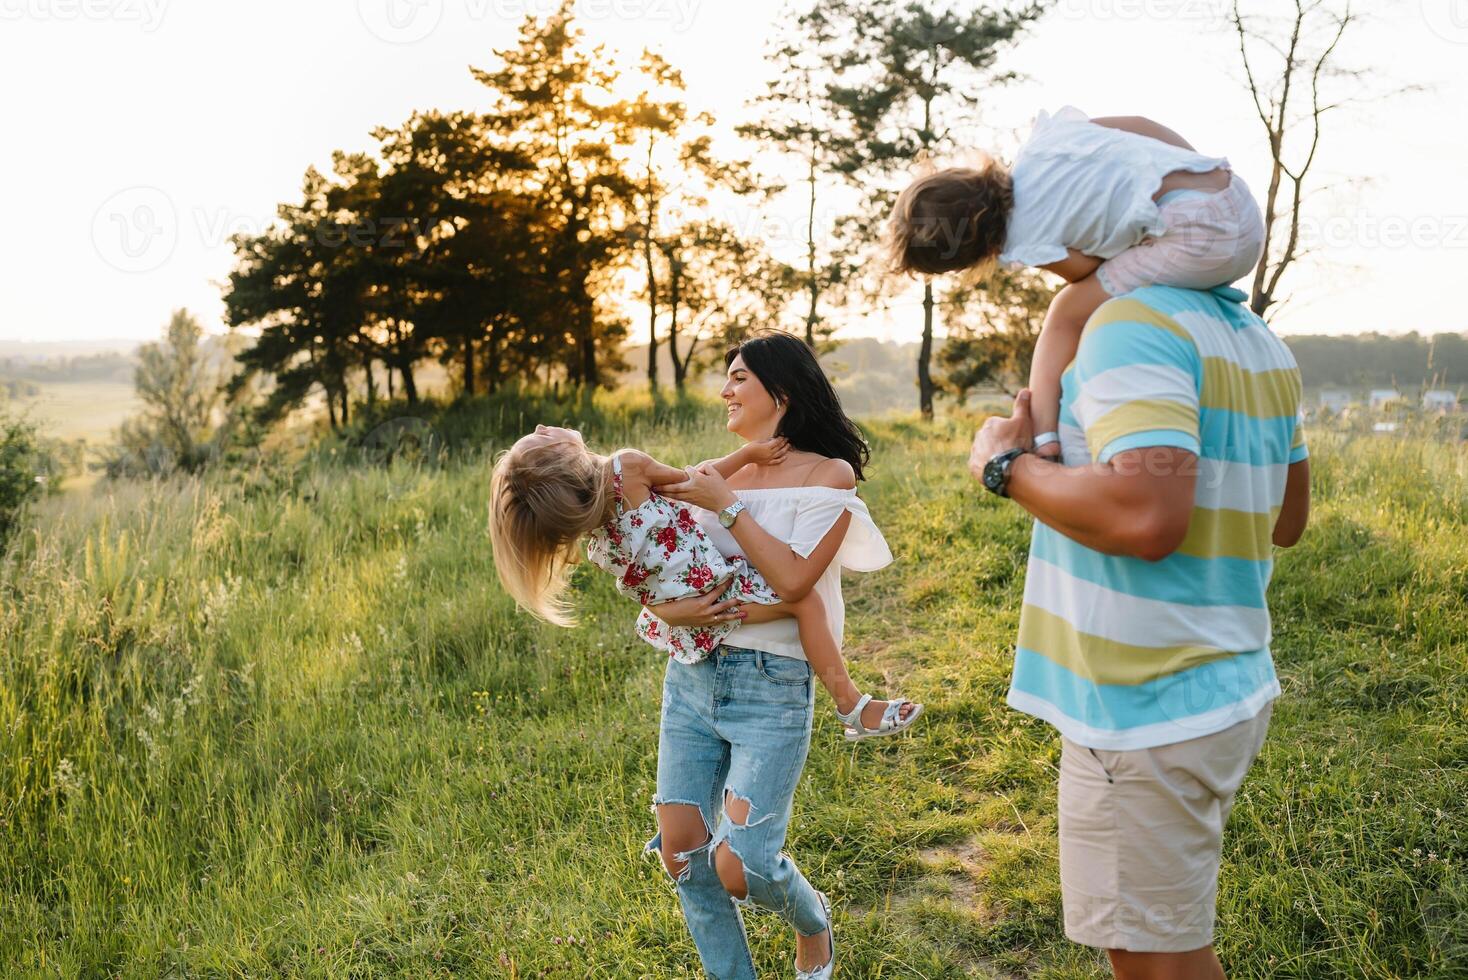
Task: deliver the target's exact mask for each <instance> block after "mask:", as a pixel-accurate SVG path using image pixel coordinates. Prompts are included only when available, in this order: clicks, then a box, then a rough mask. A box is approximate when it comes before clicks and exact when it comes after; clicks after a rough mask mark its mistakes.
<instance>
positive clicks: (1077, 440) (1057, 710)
mask: <svg viewBox="0 0 1468 980" xmlns="http://www.w3.org/2000/svg"><path fill="white" fill-rule="evenodd" d="M1243 299H1244V294H1243V293H1241V292H1239V291H1238V290H1236V289H1232V288H1229V287H1220V288H1219V289H1215V290H1212V291H1209V292H1201V291H1195V290H1187V289H1177V288H1172V287H1166V286H1150V287H1146V288H1143V289H1139V290H1135V291H1133V292H1131V293H1128V294H1126V295H1125V296H1120V297H1117V298H1115V299H1112V300H1110V301H1108V302H1107V303H1105V304H1104V305H1103V306H1102V307H1101V308H1100V309H1098V310H1097V311H1096V313H1095V314H1094V315H1093V316H1092V317H1091V319H1090V321H1089V322H1088V324H1087V325H1086V329H1085V333H1084V334H1083V335H1082V338H1081V344H1080V349H1079V351H1078V352H1077V354H1076V358H1075V361H1074V363H1073V364H1072V365H1071V367H1070V369H1069V370H1068V371H1067V372H1066V373H1065V376H1064V379H1063V382H1062V390H1063V397H1062V403H1061V415H1060V438H1061V447H1062V457H1063V460H1064V464H1065V465H1063V466H1057V465H1055V464H1054V463H1051V462H1048V461H1046V460H1044V459H1042V458H1040V457H1039V456H1036V455H1033V454H1030V453H1028V452H1026V450H1027V449H1028V448H1029V447H1030V443H1031V440H1032V437H1033V433H1032V432H1031V427H1030V421H1029V396H1028V392H1021V394H1020V396H1019V398H1018V399H1016V402H1015V410H1014V414H1013V417H1012V418H1009V419H990V420H989V421H988V422H986V423H985V425H984V428H983V429H982V430H981V431H980V432H979V434H978V436H977V437H976V438H975V440H974V447H973V453H972V455H971V457H970V468H971V469H972V470H973V471H974V475H975V476H976V477H978V478H979V479H980V480H981V482H983V484H984V485H985V486H986V487H988V488H989V489H990V490H993V491H994V492H996V493H999V494H1000V495H1002V496H1008V497H1011V498H1013V499H1014V500H1015V502H1016V503H1018V504H1019V505H1020V506H1022V507H1024V508H1025V509H1026V510H1027V511H1029V512H1030V513H1031V514H1033V515H1034V516H1035V517H1036V518H1038V520H1037V521H1036V523H1035V529H1034V536H1033V539H1032V542H1031V547H1030V561H1029V570H1028V574H1027V576H1026V580H1025V601H1024V609H1023V612H1022V613H1021V616H1020V635H1019V642H1018V649H1017V651H1016V655H1015V664H1014V676H1013V680H1012V682H1011V685H1010V689H1009V703H1010V704H1011V705H1012V706H1014V707H1015V708H1018V709H1019V710H1021V711H1024V712H1027V713H1029V714H1032V715H1035V716H1037V717H1039V718H1043V719H1045V720H1046V721H1048V722H1050V723H1051V724H1052V725H1054V726H1055V727H1056V728H1057V729H1059V731H1060V734H1061V763H1060V877H1061V890H1062V894H1063V898H1064V908H1065V931H1066V935H1067V936H1069V937H1070V938H1071V939H1072V940H1074V941H1076V942H1080V943H1084V944H1086V945H1089V946H1095V947H1098V948H1101V949H1105V950H1107V951H1108V953H1109V954H1110V957H1111V963H1112V969H1113V971H1114V972H1115V973H1116V975H1117V976H1118V977H1123V978H1127V977H1148V978H1153V977H1187V978H1199V977H1222V976H1223V970H1222V967H1221V966H1220V965H1219V963H1218V959H1217V957H1216V956H1215V955H1214V952H1213V946H1212V943H1213V920H1214V904H1215V897H1216V893H1217V887H1218V867H1219V859H1220V853H1221V849H1222V836H1223V825H1224V822H1225V821H1226V819H1227V818H1228V812H1229V809H1230V807H1231V806H1232V804H1233V799H1234V794H1235V793H1236V791H1237V790H1238V787H1239V784H1240V782H1241V781H1242V780H1243V777H1244V773H1245V772H1246V771H1247V769H1248V767H1249V765H1250V763H1251V762H1252V761H1253V759H1254V757H1255V755H1256V754H1257V753H1258V751H1259V748H1260V746H1261V745H1262V743H1263V740H1264V732H1265V729H1266V727H1267V725H1268V723H1269V716H1270V710H1271V707H1272V701H1273V699H1274V698H1275V697H1276V696H1277V695H1278V694H1279V682H1278V681H1277V680H1276V678H1275V674H1274V665H1273V662H1272V661H1271V659H1270V654H1269V637H1270V627H1269V610H1268V607H1267V605H1266V602H1265V590H1266V588H1267V587H1268V585H1269V576H1270V572H1271V569H1272V549H1273V547H1274V546H1275V545H1279V546H1284V547H1289V546H1290V545H1293V544H1294V543H1295V542H1296V541H1298V540H1299V537H1300V535H1301V533H1303V531H1304V528H1305V523H1306V520H1307V518H1308V514H1309V503H1310V488H1309V481H1310V476H1309V463H1308V461H1307V453H1306V449H1305V441H1304V436H1303V433H1302V432H1301V430H1300V427H1299V424H1298V418H1299V406H1300V374H1299V370H1298V368H1297V367H1296V366H1295V361H1294V358H1293V356H1292V355H1291V354H1290V351H1289V349H1288V348H1287V347H1286V346H1285V345H1284V343H1283V342H1281V341H1280V340H1279V338H1277V337H1276V336H1275V335H1274V334H1273V333H1272V332H1270V330H1269V328H1268V326H1266V325H1265V323H1264V321H1263V320H1261V319H1260V318H1259V317H1257V316H1255V315H1254V314H1253V313H1251V312H1250V311H1249V310H1248V309H1247V308H1246V307H1245V306H1244V305H1243Z"/></svg>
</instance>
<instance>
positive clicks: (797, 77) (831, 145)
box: [738, 3, 854, 350]
mask: <svg viewBox="0 0 1468 980" xmlns="http://www.w3.org/2000/svg"><path fill="white" fill-rule="evenodd" d="M843 43H845V42H844V40H843V39H842V37H841V36H840V34H839V32H838V31H837V30H836V25H835V24H833V23H832V21H831V19H830V18H828V16H827V11H826V7H825V5H823V4H820V3H817V4H816V5H815V6H814V7H812V8H810V9H809V10H806V11H804V12H802V13H796V14H791V15H790V16H789V17H788V18H787V20H786V21H785V23H784V24H783V25H782V28H781V31H780V33H779V34H778V35H777V37H776V40H775V43H774V44H773V46H772V47H771V49H770V51H769V53H768V55H767V56H766V60H767V61H768V62H769V63H770V65H771V67H772V68H773V69H774V77H773V78H772V79H771V80H770V82H769V84H768V86H767V87H766V89H765V92H764V94H762V95H760V96H759V97H758V98H756V99H755V100H754V102H753V108H754V109H755V110H756V112H757V113H758V120H757V121H755V122H750V123H746V124H744V125H742V126H740V127H738V132H739V134H740V135H741V136H744V137H745V138H747V139H752V140H755V141H757V142H759V143H762V144H765V145H767V146H769V147H771V148H773V149H775V150H776V151H778V152H780V153H783V154H786V155H787V156H790V157H793V158H794V160H795V162H796V165H797V166H798V167H799V170H800V177H799V180H798V183H799V184H801V185H802V187H803V194H804V200H805V219H806V220H805V229H804V246H805V248H804V252H805V265H804V267H803V268H802V269H801V270H800V271H799V273H798V275H799V278H800V283H799V285H800V291H801V292H802V293H803V295H804V297H805V301H806V302H805V342H806V344H808V345H809V346H810V348H811V349H812V350H815V349H817V343H818V340H819V339H820V338H823V337H825V336H827V335H829V334H830V332H831V329H832V328H831V327H829V326H828V325H826V323H825V320H824V318H823V317H822V315H821V299H822V297H823V296H825V295H826V294H827V293H828V292H829V291H831V290H833V289H837V288H839V287H840V286H841V285H843V284H844V283H845V282H846V280H847V278H848V276H849V275H850V274H851V269H850V263H851V260H852V256H851V254H850V249H849V248H847V247H844V246H843V244H842V242H841V241H840V239H839V237H837V238H835V240H832V239H831V238H830V237H829V236H831V235H834V232H835V229H834V228H828V229H820V228H818V226H817V220H818V215H819V209H818V204H819V202H820V201H821V200H822V195H823V192H826V191H829V189H830V186H829V185H830V184H831V182H832V181H833V179H842V178H845V177H846V176H848V173H849V169H850V162H851V158H852V153H853V149H854V147H853V141H852V137H851V135H850V133H849V132H848V130H847V127H846V126H845V120H844V119H843V116H842V113H841V108H840V106H839V105H838V103H837V102H836V100H835V99H833V97H832V85H833V83H834V79H835V75H834V73H833V72H832V70H831V63H832V62H833V61H835V60H838V59H839V57H840V55H839V53H838V46H839V45H841V44H843ZM785 189H786V188H785V187H784V186H783V185H781V184H779V183H771V184H769V185H768V190H767V193H768V194H770V195H774V194H778V193H780V192H781V191H784V190H785Z"/></svg>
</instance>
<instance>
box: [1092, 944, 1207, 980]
mask: <svg viewBox="0 0 1468 980" xmlns="http://www.w3.org/2000/svg"><path fill="white" fill-rule="evenodd" d="M1106 955H1107V956H1108V957H1110V958H1111V972H1112V973H1113V974H1115V976H1116V980H1224V975H1223V965H1222V964H1221V963H1219V962H1218V956H1217V955H1216V954H1215V953H1214V952H1213V947H1212V946H1204V947H1203V948H1202V949H1195V950H1192V951H1191V952H1188V953H1133V952H1130V951H1129V950H1125V949H1108V950H1107V951H1106Z"/></svg>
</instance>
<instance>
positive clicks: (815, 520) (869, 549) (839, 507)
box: [790, 489, 892, 572]
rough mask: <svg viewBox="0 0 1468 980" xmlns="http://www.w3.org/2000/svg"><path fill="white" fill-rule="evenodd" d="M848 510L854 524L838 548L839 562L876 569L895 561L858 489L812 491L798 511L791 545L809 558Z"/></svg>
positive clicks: (862, 569)
mask: <svg viewBox="0 0 1468 980" xmlns="http://www.w3.org/2000/svg"><path fill="white" fill-rule="evenodd" d="M848 511H849V512H850V513H851V524H850V525H849V526H848V527H847V529H846V537H845V538H844V539H843V540H842V542H841V547H840V548H839V549H838V550H837V552H836V559H835V560H836V562H837V563H838V564H840V566H841V567H842V568H849V569H851V570H852V571H854V572H872V571H876V570H877V569H879V568H883V567H885V566H887V565H889V564H891V562H892V551H891V549H889V548H888V547H887V541H886V539H885V538H883V537H882V532H881V531H880V530H878V529H877V525H876V523H874V522H873V521H872V515H871V512H870V511H868V510H867V505H866V502H865V501H863V500H862V499H861V498H860V497H858V496H857V495H856V491H855V490H835V489H833V490H831V491H830V492H829V493H814V494H809V495H807V496H806V497H805V499H803V500H801V502H800V506H799V509H798V510H797V511H796V513H795V527H794V529H793V531H792V533H791V537H790V549H791V550H792V551H794V552H795V553H796V554H797V555H799V556H800V557H802V558H809V557H810V556H811V553H812V552H814V551H815V550H816V547H817V546H818V545H819V544H820V543H821V541H822V540H823V539H824V538H825V537H826V535H827V534H828V533H829V532H830V530H831V528H833V527H835V525H836V521H837V520H839V519H840V517H841V515H842V514H844V513H846V512H848Z"/></svg>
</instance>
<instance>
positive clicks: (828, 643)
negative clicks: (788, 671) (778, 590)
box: [744, 592, 913, 728]
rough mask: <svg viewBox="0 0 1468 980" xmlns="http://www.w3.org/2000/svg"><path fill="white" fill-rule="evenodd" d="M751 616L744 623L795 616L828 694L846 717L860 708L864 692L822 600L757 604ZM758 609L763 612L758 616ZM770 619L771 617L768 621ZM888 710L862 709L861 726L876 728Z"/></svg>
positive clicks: (874, 705)
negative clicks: (848, 667) (848, 668)
mask: <svg viewBox="0 0 1468 980" xmlns="http://www.w3.org/2000/svg"><path fill="white" fill-rule="evenodd" d="M744 608H745V609H746V610H747V611H748V612H749V613H751V615H750V616H748V617H747V618H746V619H745V620H744V622H746V623H753V622H768V621H769V620H770V619H778V618H781V617H782V616H794V617H795V625H796V627H797V628H798V629H799V631H800V647H801V649H802V650H804V651H805V659H806V660H807V661H809V662H810V667H811V670H812V671H813V672H814V673H815V675H816V677H818V678H819V679H820V682H821V686H822V687H824V688H825V689H826V693H827V694H829V695H831V700H832V701H834V702H836V710H837V711H840V712H841V713H842V714H843V715H844V714H847V713H849V712H850V711H851V709H852V708H855V707H856V703H857V702H858V701H860V700H861V689H860V688H858V687H857V686H856V684H855V683H853V682H852V680H851V675H850V674H849V673H847V672H846V660H845V658H843V657H842V656H841V648H840V647H839V646H837V644H836V638H835V637H834V636H832V635H831V626H830V624H829V623H828V622H826V606H825V603H823V602H821V597H820V596H818V595H816V594H815V593H814V592H811V593H808V594H807V595H806V597H805V598H804V599H799V600H797V601H795V602H782V603H779V604H778V605H773V606H763V607H760V606H757V605H755V604H753V603H751V604H749V605H746V606H745V607H744ZM756 609H762V610H763V611H762V612H761V613H760V614H759V616H758V617H756V616H755V615H753V614H754V612H755V610H756ZM766 617H768V618H766ZM886 710H887V702H886V701H877V700H873V701H870V702H868V703H867V706H866V707H865V708H863V709H862V712H861V723H862V725H863V726H865V727H867V728H876V727H877V725H879V724H880V723H881V721H882V712H884V711H886ZM912 710H913V707H912V705H910V704H909V705H907V706H906V707H905V708H904V709H903V712H902V718H904V719H906V718H907V716H908V715H909V714H910V713H911V712H912Z"/></svg>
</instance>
